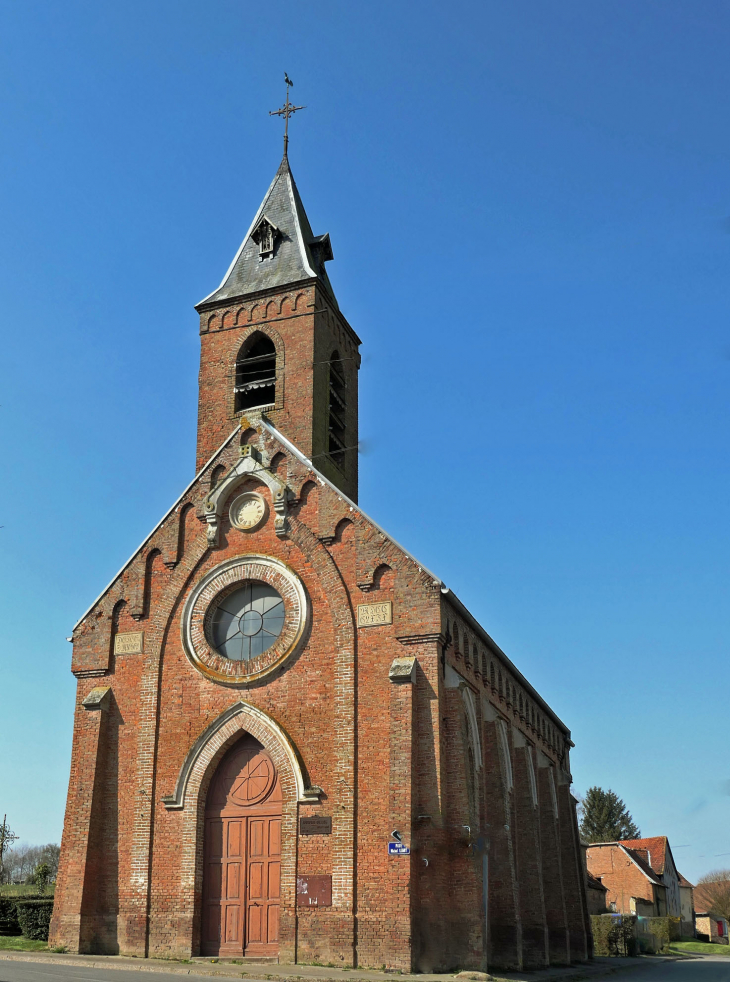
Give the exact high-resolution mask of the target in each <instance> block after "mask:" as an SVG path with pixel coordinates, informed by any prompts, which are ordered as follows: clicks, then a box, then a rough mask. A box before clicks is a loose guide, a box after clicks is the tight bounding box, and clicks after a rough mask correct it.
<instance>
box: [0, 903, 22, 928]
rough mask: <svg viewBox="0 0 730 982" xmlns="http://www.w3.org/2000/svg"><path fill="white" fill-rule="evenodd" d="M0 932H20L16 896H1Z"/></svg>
mask: <svg viewBox="0 0 730 982" xmlns="http://www.w3.org/2000/svg"><path fill="white" fill-rule="evenodd" d="M0 934H20V924H18V912H17V911H16V909H15V898H14V897H0Z"/></svg>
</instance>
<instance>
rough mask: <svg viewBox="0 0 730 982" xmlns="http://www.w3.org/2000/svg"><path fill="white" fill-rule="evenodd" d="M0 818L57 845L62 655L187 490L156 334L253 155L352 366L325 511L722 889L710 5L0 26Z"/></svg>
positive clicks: (723, 124)
mask: <svg viewBox="0 0 730 982" xmlns="http://www.w3.org/2000/svg"><path fill="white" fill-rule="evenodd" d="M0 36H2V38H3V52H2V60H1V63H0V127H1V132H2V140H1V142H0V291H1V295H2V318H3V328H4V329H3V348H2V359H1V361H2V398H1V399H0V422H2V429H3V442H4V447H3V452H2V468H3V476H2V488H3V495H2V498H3V501H2V508H1V510H0V525H3V526H4V528H2V529H0V550H1V560H0V562H1V572H2V591H1V593H0V604H1V605H2V606H1V609H0V632H1V635H0V643H1V644H2V661H1V666H0V670H1V672H2V677H1V682H0V684H1V690H0V693H1V699H2V705H1V707H0V709H1V711H0V740H1V741H2V742H1V746H0V811H2V812H5V811H7V813H8V817H9V820H10V822H11V824H12V826H13V827H14V828H15V830H16V831H17V832H19V833H20V835H21V836H22V838H23V839H24V840H26V841H31V842H40V841H47V840H58V839H59V837H60V833H61V827H62V821H63V809H64V804H65V793H66V782H67V778H68V768H69V758H70V748H71V723H72V707H73V697H74V680H73V677H72V676H71V674H70V671H69V664H70V654H71V647H70V645H69V644H67V643H66V641H65V640H64V639H65V637H66V636H67V635H69V634H70V632H71V627H72V626H73V624H74V622H75V621H76V620H77V618H78V617H79V616H80V615H81V614H82V613H83V611H84V610H85V609H86V608H87V606H88V605H89V603H90V602H91V601H92V600H93V599H94V597H95V596H96V595H97V594H98V592H99V591H100V590H101V589H102V587H103V586H104V585H105V584H106V583H107V582H108V580H109V579H110V578H111V577H112V576H113V574H114V573H115V572H116V571H117V570H118V568H119V567H120V566H121V565H122V563H123V562H124V561H125V560H126V559H127V557H128V556H129V554H130V553H131V552H132V551H133V550H134V549H135V548H136V547H137V545H138V544H139V542H140V541H141V540H142V539H143V537H144V536H145V535H146V534H147V533H148V531H149V530H150V529H151V527H153V525H154V524H155V523H156V522H157V521H158V519H159V518H160V517H161V516H162V514H163V513H164V512H165V511H166V510H167V508H168V507H169V505H170V504H171V503H172V502H173V501H174V499H175V498H176V497H177V495H178V494H179V492H180V491H181V490H182V489H183V487H184V486H185V485H186V483H187V482H188V481H189V479H190V478H191V476H192V469H193V465H194V434H195V413H196V380H197V368H198V335H197V319H196V315H195V312H194V311H193V307H192V305H193V304H194V303H195V302H197V301H198V300H200V299H201V298H202V297H203V296H205V295H206V294H207V293H209V292H210V290H212V289H213V288H214V287H215V286H216V285H217V284H218V282H219V280H220V278H221V276H222V274H223V272H224V271H225V269H226V268H227V266H228V264H229V262H230V261H231V259H232V257H233V254H234V252H235V250H236V248H237V247H238V245H239V242H240V240H241V238H242V236H243V234H244V232H245V230H246V228H247V227H248V224H249V222H250V220H251V218H252V216H253V213H254V212H255V210H256V208H257V206H258V204H259V202H260V200H261V198H262V196H263V194H264V192H265V190H266V188H267V187H268V184H269V182H270V180H271V178H272V176H273V174H274V171H275V170H276V167H277V165H278V163H279V159H280V155H281V124H280V121H279V120H274V119H270V118H269V116H268V110H269V109H275V108H277V107H278V106H279V105H281V103H282V101H283V97H284V86H283V82H282V75H283V72H284V70H286V71H287V72H288V73H289V74H290V76H291V77H292V78H293V79H294V82H295V88H294V90H293V95H294V96H295V97H296V100H297V102H299V103H304V104H306V105H307V109H306V111H304V112H301V113H299V114H298V115H297V116H296V117H295V119H294V120H293V122H292V125H291V138H292V145H291V153H290V157H291V162H292V168H293V171H294V174H295V176H296V179H297V182H298V184H299V188H300V191H301V193H302V196H303V199H304V202H305V205H306V208H307V210H308V213H309V216H310V219H311V221H312V225H313V227H314V231H315V233H317V234H318V233H322V232H326V231H329V232H330V234H331V236H332V243H333V247H334V251H335V256H336V259H335V261H334V262H333V263H331V264H330V267H329V268H330V275H331V277H332V280H333V283H334V287H335V290H336V291H337V295H338V298H339V301H340V305H341V307H342V309H343V311H344V312H345V314H346V315H347V316H348V318H349V319H350V321H351V323H352V324H353V326H354V328H355V329H356V330H357V332H358V333H359V334H360V336H361V337H362V338H363V342H364V344H363V349H362V350H363V364H362V371H361V390H360V391H361V402H360V418H361V435H362V437H363V439H364V440H365V446H366V449H367V452H366V453H364V454H363V456H362V460H361V467H362V470H361V473H362V483H361V494H360V500H361V503H362V505H363V507H364V508H365V510H366V511H367V512H368V513H369V514H371V515H372V516H373V517H374V518H376V519H377V520H378V521H379V522H380V523H381V524H382V525H384V526H385V528H387V529H388V530H390V531H391V533H392V534H393V535H394V536H395V538H397V539H398V540H399V541H400V542H402V543H403V544H404V545H406V546H407V547H408V548H409V549H411V550H412V552H413V553H414V554H415V555H417V556H418V557H419V558H420V559H421V560H422V561H423V562H424V563H425V564H426V565H427V566H429V567H430V568H431V569H433V570H434V571H436V572H437V573H438V574H439V575H440V576H442V577H443V579H444V580H445V581H446V583H447V584H448V585H449V586H450V587H451V588H452V589H453V590H454V591H455V592H456V593H457V594H458V596H459V597H460V598H461V599H462V600H463V601H464V603H466V604H467V606H468V607H470V608H471V610H472V611H473V612H474V613H475V614H476V615H477V616H478V617H479V618H480V620H481V621H482V623H483V624H484V625H485V627H486V628H487V630H489V632H490V633H491V634H492V636H493V637H494V638H495V639H496V640H497V641H498V643H499V644H500V645H502V647H503V648H504V649H505V650H506V651H507V652H508V654H509V655H510V656H511V657H512V659H513V660H514V661H515V662H516V663H517V665H518V666H519V667H520V668H521V669H522V671H523V672H524V673H525V675H526V676H527V677H528V678H529V679H530V680H531V681H532V682H533V684H534V685H535V686H536V687H537V688H538V689H539V690H540V691H541V692H542V693H543V694H544V695H545V697H546V698H547V699H548V700H549V701H550V703H551V704H552V706H553V707H554V708H555V710H556V711H557V713H558V714H559V715H560V716H561V717H562V718H563V719H564V720H565V721H566V722H567V724H568V725H569V726H570V727H571V729H572V732H573V737H574V739H575V742H576V748H575V750H574V751H573V774H574V780H575V788H576V790H577V791H584V790H585V789H586V788H587V787H588V786H589V785H591V784H599V785H602V786H603V787H609V786H610V787H611V788H613V789H614V790H615V791H616V792H617V793H618V794H619V795H621V796H622V797H623V798H624V799H625V800H626V802H627V804H628V805H629V807H630V809H631V811H632V813H633V815H634V817H635V819H636V821H637V822H638V824H639V825H640V827H641V829H642V831H643V832H644V833H645V834H647V835H660V834H667V835H669V837H670V842H671V844H672V846H673V847H674V852H675V856H676V859H677V862H678V864H679V866H680V869H681V870H682V871H683V872H684V873H685V874H686V875H687V876H688V877H690V878H694V877H697V876H699V875H700V874H702V873H703V872H705V871H706V870H708V869H711V868H713V867H717V866H720V865H723V866H730V742H729V740H728V705H729V703H728V664H729V663H728V627H729V625H728V557H729V556H730V534H729V533H730V523H729V521H728V477H729V471H730V466H729V463H728V461H729V459H730V457H729V453H728V451H729V450H730V436H729V431H728V384H729V383H730V326H729V320H728V314H729V313H730V294H729V280H728V265H729V262H730V234H728V233H729V232H730V221H729V216H730V126H729V125H728V113H727V104H728V91H729V90H730V59H729V58H728V50H730V9H729V8H728V6H727V4H723V3H720V2H704V0H693V2H692V3H687V2H675V0H614V2H611V3H608V2H603V3H585V0H561V2H554V3H549V4H548V3H543V2H539V0H535V2H514V0H498V2H495V0H487V2H484V0H481V2H465V0H452V2H450V3H442V2H434V0H423V2H420V3H418V4H416V3H413V2H411V3H404V2H402V0H370V2H368V3H367V4H353V3H344V2H339V3H335V2H328V0H323V2H319V3H317V4H304V3H294V2H291V0H279V2H277V3H275V4H261V3H252V2H248V0H246V2H244V0H236V2H233V0H212V2H208V3H200V2H192V0H174V2H172V0H154V2H153V3H149V2H141V0H125V2H123V3H117V4H112V3H95V2H92V0H88V2H80V0H64V2H63V3H58V2H56V0H42V2H37V0H23V2H18V0H13V2H7V0H2V2H0Z"/></svg>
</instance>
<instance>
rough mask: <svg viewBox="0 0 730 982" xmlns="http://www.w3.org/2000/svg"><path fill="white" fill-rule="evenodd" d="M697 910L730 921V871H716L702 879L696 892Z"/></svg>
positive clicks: (706, 874)
mask: <svg viewBox="0 0 730 982" xmlns="http://www.w3.org/2000/svg"><path fill="white" fill-rule="evenodd" d="M694 901H695V910H700V911H708V912H709V913H711V914H715V915H718V916H720V917H724V918H726V919H727V920H730V869H716V870H713V871H712V872H711V873H705V875H704V876H702V877H700V879H699V881H698V883H697V886H696V887H695V891H694Z"/></svg>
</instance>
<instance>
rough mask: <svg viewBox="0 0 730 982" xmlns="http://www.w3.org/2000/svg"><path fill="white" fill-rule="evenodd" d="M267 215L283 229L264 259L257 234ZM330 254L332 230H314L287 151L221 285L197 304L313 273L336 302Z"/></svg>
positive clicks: (295, 280)
mask: <svg viewBox="0 0 730 982" xmlns="http://www.w3.org/2000/svg"><path fill="white" fill-rule="evenodd" d="M264 217H265V218H266V219H267V220H268V222H269V223H270V224H272V225H273V226H274V227H275V228H276V230H277V233H278V234H277V237H276V241H275V244H274V254H273V256H272V257H271V258H265V259H263V260H262V259H261V256H260V253H259V247H258V245H257V243H256V242H255V240H254V238H253V234H254V232H255V230H256V228H257V226H258V224H259V222H260V220H261V219H262V218H264ZM328 259H332V247H331V245H330V241H329V235H318V236H315V235H313V233H312V228H311V226H310V224H309V219H308V218H307V213H306V212H305V210H304V205H303V204H302V199H301V198H300V196H299V191H298V190H297V186H296V184H295V183H294V177H293V176H292V172H291V168H290V167H289V160H288V158H287V157H284V159H283V160H282V162H281V164H280V165H279V169H278V170H277V172H276V175H275V176H274V180H273V181H272V182H271V185H270V187H269V190H268V191H267V192H266V194H265V196H264V200H263V201H262V202H261V206H260V207H259V210H258V211H257V212H256V215H255V217H254V220H253V221H252V222H251V226H250V228H249V230H248V232H246V235H245V237H244V240H243V242H242V243H241V245H240V248H239V250H238V252H237V253H236V255H235V256H234V259H233V262H232V263H231V265H230V266H229V267H228V271H227V272H226V275H225V276H224V277H223V279H222V281H221V284H220V286H219V287H218V288H217V289H216V290H214V291H213V292H212V293H210V294H208V296H207V297H205V298H204V299H203V300H201V301H200V303H198V304H197V305H196V308H195V309H196V310H200V309H201V308H203V307H205V306H208V305H212V304H216V303H220V302H221V301H226V300H233V299H234V298H237V297H244V296H247V295H248V294H251V293H259V292H260V291H262V290H271V289H274V288H277V287H283V286H288V285H289V284H290V283H298V282H301V281H302V280H312V279H318V280H319V281H320V282H321V283H322V285H323V286H324V287H325V289H326V290H327V292H328V293H329V295H330V298H331V299H332V301H333V302H334V304H335V306H337V301H336V299H335V295H334V293H333V291H332V286H331V284H330V281H329V278H328V277H327V273H326V271H325V268H324V264H325V262H327V260H328Z"/></svg>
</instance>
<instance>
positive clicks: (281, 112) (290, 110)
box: [269, 72, 307, 157]
mask: <svg viewBox="0 0 730 982" xmlns="http://www.w3.org/2000/svg"><path fill="white" fill-rule="evenodd" d="M284 81H285V82H286V102H285V103H284V105H283V106H282V107H281V109H275V110H274V111H273V112H270V113H269V116H283V117H284V156H285V157H286V156H287V155H288V151H289V117H290V116H293V115H294V113H296V112H299V110H300V109H306V108H307V107H306V106H293V105H292V104H291V103H290V102H289V88H290V87H291V86H292V85H294V83H293V82H292V80H291V79H290V78H289V76H288V75H287V74H286V72H284Z"/></svg>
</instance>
